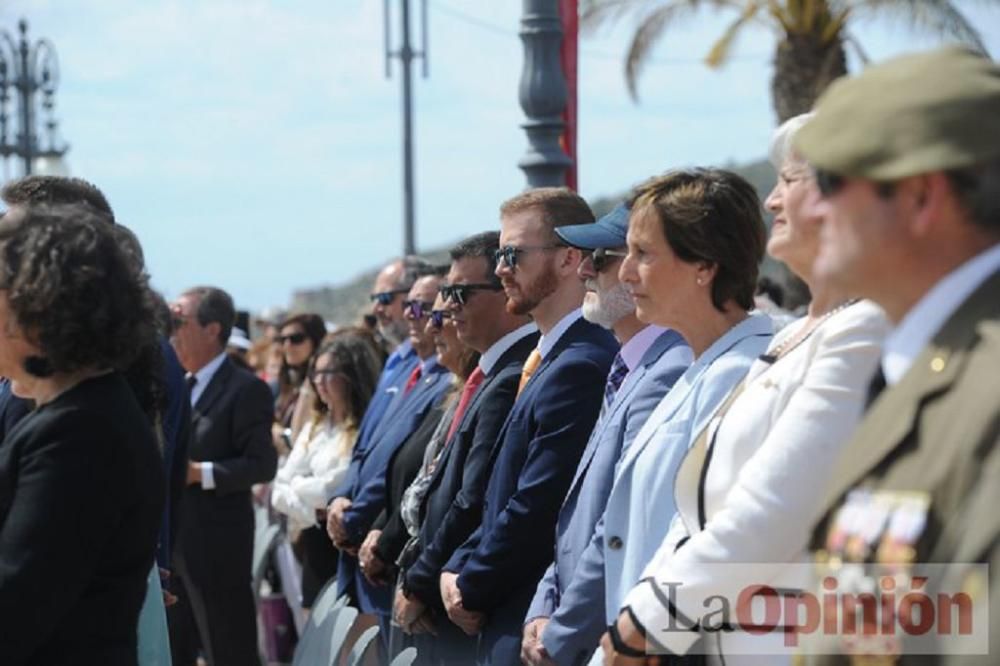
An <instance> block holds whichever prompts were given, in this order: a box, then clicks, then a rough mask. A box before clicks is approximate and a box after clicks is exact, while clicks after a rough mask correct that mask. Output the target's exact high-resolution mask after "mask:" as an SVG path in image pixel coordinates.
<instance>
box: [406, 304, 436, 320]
mask: <svg viewBox="0 0 1000 666" xmlns="http://www.w3.org/2000/svg"><path fill="white" fill-rule="evenodd" d="M433 307H434V304H433V303H429V302H427V301H417V300H412V301H403V312H406V311H407V310H409V311H410V313H411V314H412V315H413V318H414V319H422V318H423V317H425V316H426V315H429V314H430V313H431V308H433Z"/></svg>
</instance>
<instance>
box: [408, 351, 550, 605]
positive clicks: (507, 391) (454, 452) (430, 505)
mask: <svg viewBox="0 0 1000 666" xmlns="http://www.w3.org/2000/svg"><path fill="white" fill-rule="evenodd" d="M537 344H538V333H532V334H530V335H526V336H524V337H523V338H521V339H520V340H518V341H517V342H515V343H514V344H513V345H512V346H511V347H510V348H509V349H508V350H507V351H505V352H504V353H503V354H502V355H501V356H500V358H499V359H498V360H497V362H496V364H495V365H494V366H493V368H492V369H491V371H490V374H488V375H486V377H484V378H483V383H482V384H480V385H479V388H478V389H477V390H476V393H475V395H473V396H472V399H471V400H470V402H469V405H468V407H467V408H466V410H465V414H464V415H463V416H462V421H461V423H460V424H459V426H458V429H457V430H456V431H455V434H454V435H453V436H452V438H451V440H450V441H449V442H448V443H447V448H446V450H445V452H444V453H443V454H441V459H440V460H439V461H438V464H437V468H436V469H435V472H434V477H433V478H432V480H431V485H430V487H429V488H428V490H427V494H426V495H425V497H424V506H423V507H422V517H423V522H422V523H421V526H420V534H419V556H418V557H417V559H416V560H415V561H414V562H413V563H412V564H411V565H410V566H409V567H407V569H406V571H405V572H404V574H403V586H404V588H405V589H406V591H407V592H408V593H410V594H415V595H416V596H417V597H418V598H420V600H421V601H423V602H424V603H425V604H427V605H428V606H431V607H434V608H437V609H438V610H440V611H443V610H444V604H443V603H442V602H441V593H440V591H439V590H440V588H439V580H438V579H439V577H440V574H441V568H442V567H443V566H444V565H445V563H446V562H447V561H448V558H449V557H451V556H452V554H453V553H454V552H455V550H456V549H457V548H458V547H459V546H461V545H462V544H463V543H465V540H466V539H468V538H469V536H470V535H471V534H472V532H473V531H475V529H476V528H477V527H478V526H479V523H480V521H481V520H482V516H483V495H484V494H485V492H486V483H487V481H488V480H489V474H490V463H491V458H492V455H493V450H494V448H495V445H496V441H497V435H498V434H499V433H500V428H501V427H502V426H503V424H504V421H505V420H506V419H507V415H508V414H509V413H510V409H511V406H513V404H514V397H515V396H516V395H517V384H518V381H519V380H520V378H521V367H522V366H523V365H524V361H525V359H526V358H527V357H528V354H530V353H531V350H532V349H534V348H535V346H536V345H537Z"/></svg>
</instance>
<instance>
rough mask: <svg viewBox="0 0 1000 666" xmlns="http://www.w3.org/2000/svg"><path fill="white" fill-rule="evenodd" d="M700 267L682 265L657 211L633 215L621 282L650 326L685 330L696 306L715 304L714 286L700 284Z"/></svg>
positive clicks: (641, 210)
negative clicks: (712, 296) (705, 303)
mask: <svg viewBox="0 0 1000 666" xmlns="http://www.w3.org/2000/svg"><path fill="white" fill-rule="evenodd" d="M699 275H700V271H699V267H698V265H696V264H689V263H687V262H684V261H681V260H680V259H679V258H678V257H677V255H676V254H675V253H674V251H673V249H671V247H670V245H669V243H667V239H666V237H665V236H664V235H663V227H662V225H661V223H660V220H659V218H658V217H657V215H656V213H655V211H654V210H653V209H652V208H651V207H649V206H642V207H640V208H638V209H636V210H633V211H632V214H631V216H630V217H629V225H628V256H626V257H625V259H624V260H623V261H622V265H621V268H620V270H619V272H618V276H619V279H621V281H622V282H623V283H625V285H627V287H628V290H629V293H630V294H631V295H632V298H633V300H634V301H635V308H636V315H637V316H638V317H639V320H640V321H642V322H645V323H647V324H657V325H659V326H666V327H671V328H677V329H681V330H682V329H684V328H685V325H686V324H688V323H689V322H690V320H691V318H692V316H696V315H694V314H693V311H692V307H691V305H692V303H694V302H696V301H702V302H703V301H704V300H705V299H708V300H709V301H710V300H711V295H710V293H711V290H710V285H706V284H705V283H704V282H703V284H701V285H699V284H697V280H698V279H699Z"/></svg>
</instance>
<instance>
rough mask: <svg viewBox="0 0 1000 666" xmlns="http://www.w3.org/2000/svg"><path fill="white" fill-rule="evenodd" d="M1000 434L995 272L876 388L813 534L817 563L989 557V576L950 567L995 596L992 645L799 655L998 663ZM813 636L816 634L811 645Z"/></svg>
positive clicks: (836, 565) (821, 660)
mask: <svg viewBox="0 0 1000 666" xmlns="http://www.w3.org/2000/svg"><path fill="white" fill-rule="evenodd" d="M998 443H1000V272H998V273H995V274H994V275H992V276H991V277H990V278H988V279H987V280H986V282H985V283H983V284H982V285H980V287H979V288H978V289H977V290H976V291H975V292H974V293H973V295H972V296H970V297H969V298H968V299H967V300H966V301H965V302H964V303H963V304H962V305H961V306H960V307H959V309H958V310H957V311H956V312H955V314H954V315H953V316H952V317H951V318H950V319H949V320H948V322H947V323H946V324H945V325H944V326H943V328H942V329H941V330H940V331H939V332H938V333H937V335H935V337H934V339H933V340H932V342H931V343H930V344H929V345H928V346H927V347H926V348H925V349H924V350H923V351H922V352H921V354H920V355H919V356H918V357H917V359H916V361H915V363H914V364H913V366H912V367H911V368H910V370H909V371H908V372H907V374H906V375H905V376H904V377H903V378H902V379H901V380H900V381H899V383H898V384H896V385H895V386H893V387H892V388H890V389H888V390H886V391H884V392H883V393H882V394H881V395H880V396H879V397H878V399H876V400H875V402H874V404H873V405H872V406H871V408H870V410H869V411H868V413H867V415H866V417H865V419H864V421H863V422H862V424H861V425H860V426H859V429H858V431H857V433H856V435H855V436H854V438H853V440H852V441H851V443H850V444H849V445H848V447H847V448H846V449H845V453H844V456H843V458H842V459H841V462H840V463H839V464H838V467H837V469H836V470H835V472H834V474H833V477H832V478H833V485H832V487H831V493H830V495H829V497H828V502H827V503H826V505H827V506H828V507H829V509H828V510H827V512H826V515H825V516H824V517H823V519H822V520H821V521H820V523H819V524H818V526H817V528H816V530H815V532H814V534H813V540H812V546H813V550H814V551H815V553H816V559H817V562H818V564H819V565H821V567H822V568H823V572H824V573H823V575H826V572H828V573H831V574H833V575H838V573H839V572H841V571H844V570H846V569H847V568H851V569H854V570H857V569H862V570H868V571H871V570H873V567H871V566H868V567H865V568H862V567H857V566H855V567H851V566H850V565H851V564H852V563H866V564H868V565H871V564H873V563H875V564H882V565H887V566H888V567H889V569H888V570H889V571H899V572H903V573H905V572H906V571H907V570H908V568H909V567H910V566H911V565H912V564H913V563H917V562H920V563H963V562H976V563H992V564H993V565H995V566H994V568H993V570H992V571H991V576H990V577H989V578H988V579H987V578H986V577H984V576H982V575H981V573H971V574H968V575H966V574H963V573H962V571H965V570H966V569H964V568H963V569H962V570H961V571H959V570H958V569H957V568H956V567H950V568H949V571H954V572H955V573H956V575H957V576H962V577H963V578H962V579H961V581H960V582H961V586H962V590H963V591H964V592H967V593H969V594H970V595H971V596H972V598H973V600H974V601H975V602H977V603H978V602H981V601H982V600H984V599H985V598H986V597H987V595H989V597H990V598H991V600H992V604H991V605H992V606H993V608H992V609H991V610H992V613H991V616H992V620H991V621H990V624H991V625H992V626H991V629H993V630H992V631H990V632H989V633H990V634H991V636H990V639H989V642H990V647H991V649H990V652H991V653H992V655H993V656H992V657H991V656H978V657H971V656H949V655H934V654H928V655H913V654H906V649H905V642H904V644H903V645H904V647H903V650H902V652H903V656H891V655H889V656H883V657H879V658H871V657H869V658H864V657H858V656H854V657H850V656H816V655H813V656H810V657H808V658H806V659H805V660H804V661H806V662H808V663H816V664H855V665H869V664H904V665H906V666H910V665H913V664H947V665H949V666H950V665H952V664H954V665H955V666H958V665H959V664H1000V640H998V639H1000V629H998V626H1000V625H998V622H997V618H1000V547H998V543H997V539H998V536H1000V447H998V446H997V444H998ZM883 571H885V569H883ZM979 621H981V622H984V623H985V618H982V617H980V618H979ZM980 628H982V629H985V627H980ZM820 640H821V641H826V644H825V646H824V649H825V650H834V651H836V652H843V651H845V646H847V644H846V643H845V642H844V639H843V638H842V637H841V638H838V639H830V638H824V639H820ZM831 640H833V641H834V642H833V643H831ZM836 643H839V645H838V644H836ZM816 647H817V643H816V642H815V641H814V642H813V643H812V644H811V648H810V650H808V651H812V652H815V651H816Z"/></svg>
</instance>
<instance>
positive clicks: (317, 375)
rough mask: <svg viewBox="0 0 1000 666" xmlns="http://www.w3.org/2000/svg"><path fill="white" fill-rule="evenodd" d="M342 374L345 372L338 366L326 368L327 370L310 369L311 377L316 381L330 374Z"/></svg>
mask: <svg viewBox="0 0 1000 666" xmlns="http://www.w3.org/2000/svg"><path fill="white" fill-rule="evenodd" d="M342 374H344V373H343V372H341V371H340V370H338V369H336V368H326V369H325V370H315V369H313V370H310V371H309V379H311V380H313V381H314V382H315V381H318V380H319V379H321V378H323V377H326V376H328V375H329V376H331V377H332V376H333V375H342Z"/></svg>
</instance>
